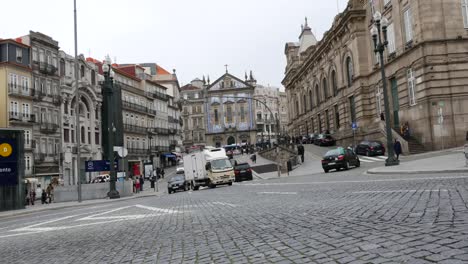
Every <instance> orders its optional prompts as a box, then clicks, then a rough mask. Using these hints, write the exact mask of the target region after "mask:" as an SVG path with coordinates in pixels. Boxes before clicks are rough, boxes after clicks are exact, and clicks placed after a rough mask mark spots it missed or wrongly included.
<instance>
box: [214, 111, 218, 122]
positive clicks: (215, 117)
mask: <svg viewBox="0 0 468 264" xmlns="http://www.w3.org/2000/svg"><path fill="white" fill-rule="evenodd" d="M214 119H215V124H216V125H217V124H219V114H218V109H215V110H214Z"/></svg>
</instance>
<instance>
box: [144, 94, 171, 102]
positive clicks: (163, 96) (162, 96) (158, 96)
mask: <svg viewBox="0 0 468 264" xmlns="http://www.w3.org/2000/svg"><path fill="white" fill-rule="evenodd" d="M147 95H148V96H149V97H153V98H154V99H160V100H163V101H167V100H168V98H169V97H168V95H167V94H165V93H160V92H148V93H147Z"/></svg>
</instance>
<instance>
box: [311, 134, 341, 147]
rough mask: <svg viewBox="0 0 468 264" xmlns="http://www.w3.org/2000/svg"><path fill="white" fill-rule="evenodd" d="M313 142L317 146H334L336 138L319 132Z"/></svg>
mask: <svg viewBox="0 0 468 264" xmlns="http://www.w3.org/2000/svg"><path fill="white" fill-rule="evenodd" d="M314 144H315V145H319V146H334V145H335V144H336V140H335V139H334V138H333V137H332V136H331V135H328V134H320V135H318V136H317V137H316V138H315V140H314Z"/></svg>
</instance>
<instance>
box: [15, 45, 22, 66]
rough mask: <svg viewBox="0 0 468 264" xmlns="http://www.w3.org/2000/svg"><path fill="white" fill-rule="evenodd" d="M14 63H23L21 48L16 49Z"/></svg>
mask: <svg viewBox="0 0 468 264" xmlns="http://www.w3.org/2000/svg"><path fill="white" fill-rule="evenodd" d="M16 62H19V63H21V62H23V49H22V48H16Z"/></svg>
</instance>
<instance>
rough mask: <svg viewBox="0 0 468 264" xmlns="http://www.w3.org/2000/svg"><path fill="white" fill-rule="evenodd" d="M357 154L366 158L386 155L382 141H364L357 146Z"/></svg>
mask: <svg viewBox="0 0 468 264" xmlns="http://www.w3.org/2000/svg"><path fill="white" fill-rule="evenodd" d="M356 153H357V154H360V155H366V156H376V155H381V156H384V155H385V147H384V145H383V144H382V142H380V141H370V140H369V141H368V140H365V141H362V142H361V143H359V144H358V145H357V146H356Z"/></svg>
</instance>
